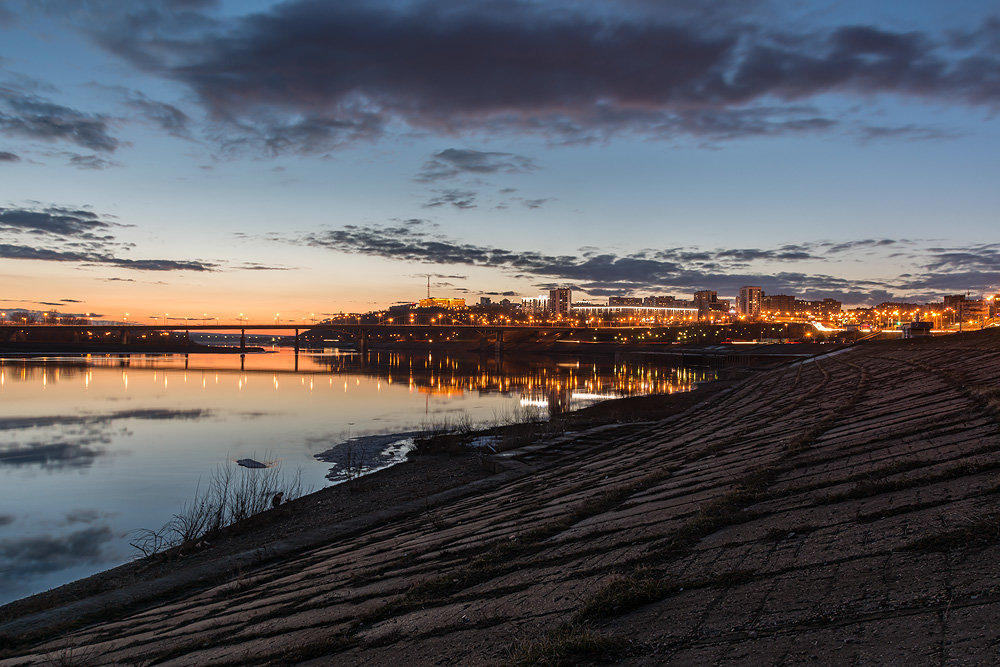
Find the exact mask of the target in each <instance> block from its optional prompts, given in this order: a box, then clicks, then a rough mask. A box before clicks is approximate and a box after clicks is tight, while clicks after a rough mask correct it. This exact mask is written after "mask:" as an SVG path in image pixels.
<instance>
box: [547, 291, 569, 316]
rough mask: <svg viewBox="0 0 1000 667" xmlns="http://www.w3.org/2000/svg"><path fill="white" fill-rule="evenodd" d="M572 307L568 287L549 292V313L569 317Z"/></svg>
mask: <svg viewBox="0 0 1000 667" xmlns="http://www.w3.org/2000/svg"><path fill="white" fill-rule="evenodd" d="M572 305H573V293H572V290H571V289H570V288H569V287H559V288H558V289H554V290H549V312H550V313H553V314H555V315H569V309H570V307H571V306H572Z"/></svg>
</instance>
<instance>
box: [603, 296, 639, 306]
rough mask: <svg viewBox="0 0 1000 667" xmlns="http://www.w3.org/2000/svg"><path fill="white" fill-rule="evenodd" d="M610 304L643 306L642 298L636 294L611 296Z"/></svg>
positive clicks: (609, 298)
mask: <svg viewBox="0 0 1000 667" xmlns="http://www.w3.org/2000/svg"><path fill="white" fill-rule="evenodd" d="M608 305H609V306H641V305H642V298H640V297H635V296H609V297H608Z"/></svg>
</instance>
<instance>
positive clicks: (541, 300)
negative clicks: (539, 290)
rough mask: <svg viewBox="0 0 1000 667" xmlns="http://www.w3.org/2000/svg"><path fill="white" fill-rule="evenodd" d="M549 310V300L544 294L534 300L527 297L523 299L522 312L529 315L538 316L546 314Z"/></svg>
mask: <svg viewBox="0 0 1000 667" xmlns="http://www.w3.org/2000/svg"><path fill="white" fill-rule="evenodd" d="M548 309H549V299H548V297H546V296H545V295H544V294H539V295H538V296H536V297H534V298H531V297H525V298H523V299H521V312H523V313H525V314H527V315H537V314H539V313H544V312H545V311H547V310H548Z"/></svg>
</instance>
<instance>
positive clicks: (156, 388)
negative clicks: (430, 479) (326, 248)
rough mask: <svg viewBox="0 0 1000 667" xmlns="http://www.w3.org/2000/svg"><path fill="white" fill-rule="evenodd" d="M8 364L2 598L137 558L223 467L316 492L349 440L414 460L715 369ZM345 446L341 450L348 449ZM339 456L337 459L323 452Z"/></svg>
mask: <svg viewBox="0 0 1000 667" xmlns="http://www.w3.org/2000/svg"><path fill="white" fill-rule="evenodd" d="M242 364H243V365H242V368H241V360H240V358H239V356H238V355H192V356H190V357H184V356H183V355H172V356H149V357H147V356H141V355H132V356H130V357H111V356H94V357H86V358H51V359H33V360H21V359H0V603H3V602H8V601H10V600H13V599H16V598H19V597H22V596H25V595H29V594H32V593H36V592H39V591H42V590H46V589H48V588H51V587H53V586H57V585H59V584H63V583H66V582H68V581H72V580H74V579H77V578H79V577H83V576H87V575H89V574H92V573H94V572H98V571H100V570H103V569H106V568H108V567H112V566H114V565H117V564H120V563H122V562H125V561H127V560H129V559H131V558H134V557H136V555H137V554H136V551H135V549H134V548H132V547H131V546H129V533H130V531H132V530H134V529H137V528H158V527H160V526H161V525H163V524H164V523H165V522H167V521H168V520H169V519H170V518H171V516H172V515H173V514H174V513H175V512H177V511H179V510H180V508H181V506H182V505H183V504H184V503H185V502H186V501H189V500H190V499H191V498H192V497H193V496H194V495H195V493H196V490H197V489H199V488H200V485H201V486H203V485H204V484H205V483H206V482H207V481H208V479H209V478H210V477H211V476H212V474H213V472H214V471H215V470H216V469H217V468H218V467H219V466H232V467H234V468H235V470H236V474H241V475H243V474H256V473H255V471H252V470H247V469H245V468H241V467H238V466H235V464H234V463H233V461H235V460H236V459H242V458H253V459H256V460H261V461H273V462H275V463H276V465H278V466H280V469H281V473H282V474H285V475H288V476H292V475H295V474H301V477H302V482H303V485H304V487H305V488H306V490H308V489H317V488H320V487H322V486H325V485H328V484H331V483H334V482H336V481H337V478H338V477H337V476H338V473H342V472H343V470H342V469H339V468H340V467H339V466H338V464H337V463H336V462H331V461H336V460H337V456H336V452H338V451H340V452H342V451H345V448H353V447H354V446H355V445H353V444H345V443H348V441H351V442H352V443H356V442H362V441H363V442H368V443H369V444H370V443H376V444H377V446H378V447H379V448H380V449H381V450H382V451H381V455H379V453H378V452H376V454H375V455H372V456H369V458H368V460H366V462H365V463H366V465H368V466H369V467H371V468H376V467H378V466H379V465H385V464H387V463H391V462H392V461H393V460H395V458H398V456H399V455H400V454H405V450H406V445H407V443H408V442H409V441H407V440H406V439H405V437H404V436H403V435H401V436H399V437H382V438H374V437H370V436H376V435H381V434H394V433H404V432H406V431H413V430H419V429H422V428H427V427H432V426H435V425H439V424H443V423H449V422H450V423H455V422H457V421H459V420H462V419H471V420H472V421H474V422H489V421H494V420H496V419H503V418H511V417H513V416H516V415H518V414H523V413H524V412H525V411H526V410H532V409H536V410H539V411H540V412H541V414H543V415H544V414H548V413H551V412H557V411H562V410H572V409H577V408H580V407H583V406H585V405H589V404H592V403H594V402H597V401H600V400H605V399H608V398H617V397H620V396H625V395H630V394H645V393H654V392H670V391H683V390H686V389H690V388H691V387H692V386H693V384H694V383H696V382H702V381H707V380H710V379H713V378H714V374H712V373H711V372H709V371H692V370H685V369H676V368H670V367H665V366H657V365H655V364H650V363H646V362H620V363H614V362H611V361H604V362H598V361H595V360H593V359H589V360H584V359H580V360H567V359H560V360H558V361H553V360H551V359H546V358H537V359H534V358H506V359H505V360H504V362H503V363H502V364H498V363H497V362H496V361H495V360H493V359H481V358H480V357H476V356H471V357H468V358H465V357H451V356H447V355H444V354H440V353H430V354H429V353H420V354H400V353H373V354H369V355H368V357H367V359H365V360H364V362H362V360H361V359H360V358H359V357H358V356H357V355H355V354H352V353H346V354H341V353H337V352H328V353H325V354H316V353H309V354H306V353H303V354H300V355H299V356H298V357H297V358H296V356H295V355H294V354H293V353H292V351H291V350H287V349H284V350H282V349H279V350H275V351H273V352H271V353H267V354H260V355H248V356H247V357H246V359H245V361H243V362H242ZM338 446H339V447H340V449H337V447H338ZM331 448H333V449H334V456H333V457H332V458H331V457H330V456H327V457H326V458H328V459H329V460H328V461H323V460H320V459H318V458H317V455H320V454H322V453H323V452H327V451H328V450H331Z"/></svg>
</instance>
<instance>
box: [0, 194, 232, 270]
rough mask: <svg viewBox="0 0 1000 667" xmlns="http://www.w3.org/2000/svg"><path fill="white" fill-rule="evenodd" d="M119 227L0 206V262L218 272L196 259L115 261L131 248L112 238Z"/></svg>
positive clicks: (65, 210) (64, 210)
mask: <svg viewBox="0 0 1000 667" xmlns="http://www.w3.org/2000/svg"><path fill="white" fill-rule="evenodd" d="M124 226H125V225H122V224H120V223H116V222H111V221H109V220H107V219H105V218H102V217H101V216H99V215H98V214H96V213H94V212H93V211H90V210H87V209H74V208H69V207H61V206H48V207H32V208H2V207H0V258H5V259H30V260H38V261H47V262H75V263H79V264H84V265H88V264H96V265H103V266H114V267H118V268H124V269H133V270H136V271H214V270H217V269H219V268H220V265H219V264H217V263H214V262H206V261H201V260H171V259H129V258H124V257H121V256H120V255H119V253H121V252H127V251H128V250H130V249H131V247H132V246H131V245H129V244H126V243H122V242H120V241H118V240H117V238H116V237H115V235H114V232H115V231H116V230H117V229H119V228H121V227H124ZM5 241H12V242H5Z"/></svg>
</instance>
